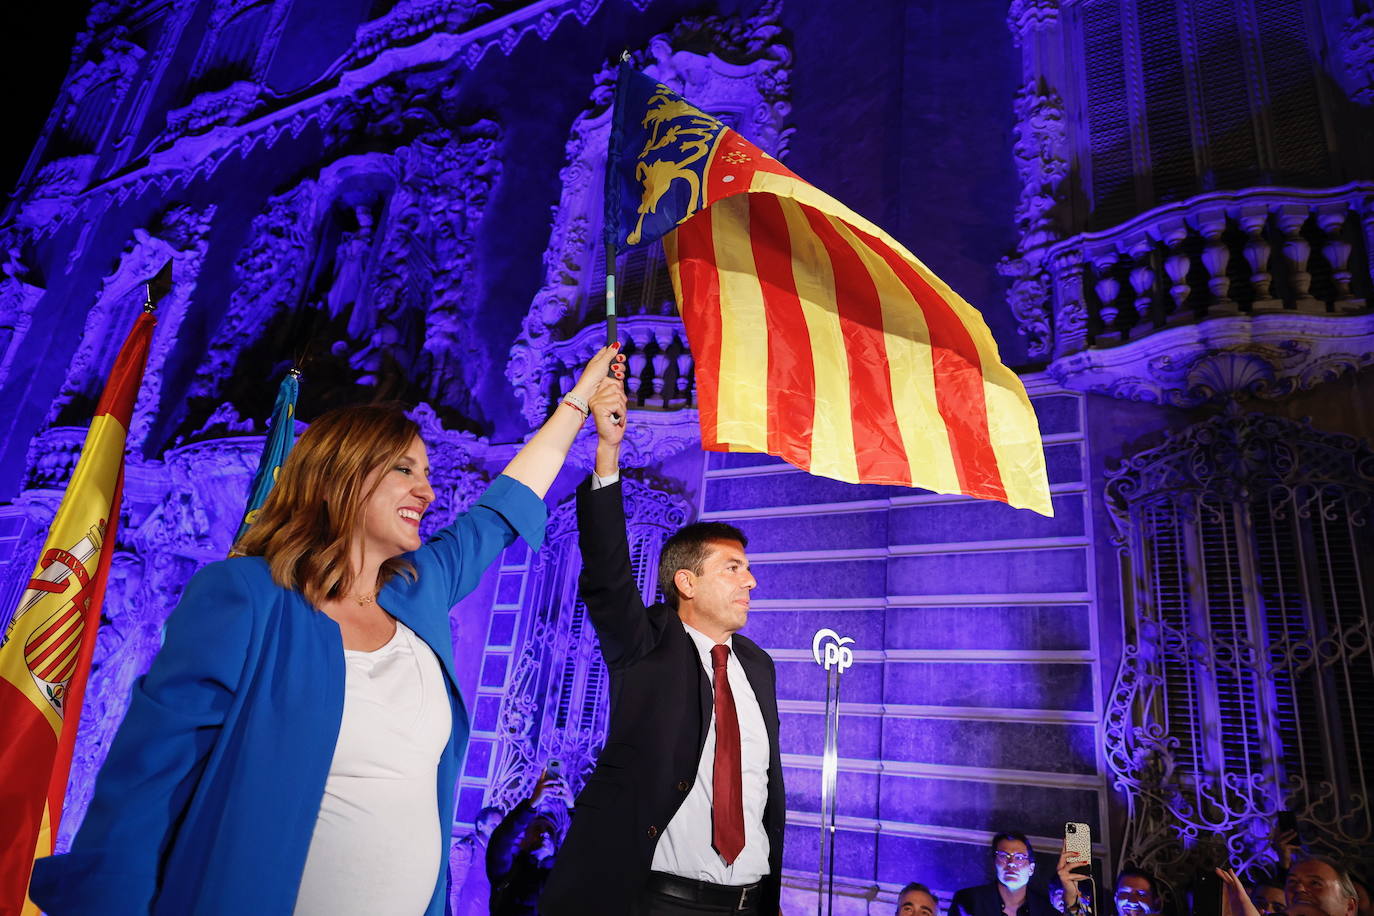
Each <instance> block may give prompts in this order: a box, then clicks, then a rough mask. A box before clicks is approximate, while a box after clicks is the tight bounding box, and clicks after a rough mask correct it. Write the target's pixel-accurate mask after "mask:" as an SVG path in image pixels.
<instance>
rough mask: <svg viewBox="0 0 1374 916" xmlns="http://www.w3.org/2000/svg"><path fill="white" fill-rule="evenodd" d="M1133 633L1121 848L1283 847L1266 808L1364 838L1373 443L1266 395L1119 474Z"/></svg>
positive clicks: (1130, 853)
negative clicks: (1268, 412) (1314, 423)
mask: <svg viewBox="0 0 1374 916" xmlns="http://www.w3.org/2000/svg"><path fill="white" fill-rule="evenodd" d="M1106 490H1107V491H1106V496H1107V505H1108V507H1109V508H1110V510H1111V512H1112V514H1113V517H1114V520H1115V522H1116V525H1117V532H1118V543H1119V545H1120V547H1121V549H1122V552H1123V558H1124V567H1125V570H1126V575H1125V576H1124V578H1123V581H1124V582H1125V583H1126V589H1125V591H1126V595H1125V598H1126V608H1127V610H1126V619H1125V628H1126V634H1125V635H1126V640H1125V648H1124V652H1123V658H1122V663H1121V669H1120V671H1119V673H1118V676H1117V681H1116V686H1115V689H1114V691H1113V695H1112V698H1111V702H1110V705H1109V707H1108V713H1107V729H1106V735H1107V760H1108V763H1109V765H1110V766H1111V768H1112V770H1113V772H1114V774H1115V776H1116V786H1117V788H1118V789H1119V790H1121V791H1122V792H1124V793H1125V796H1126V799H1127V802H1128V823H1127V828H1126V831H1125V839H1124V846H1123V849H1122V858H1123V860H1124V861H1129V862H1133V863H1136V864H1138V865H1140V866H1142V867H1147V868H1151V869H1153V870H1155V871H1157V872H1159V873H1160V874H1161V875H1162V876H1164V877H1165V878H1166V879H1168V878H1172V879H1173V880H1179V879H1185V878H1187V877H1189V876H1190V875H1191V873H1192V871H1193V870H1194V869H1195V868H1197V867H1200V866H1202V865H1204V864H1206V860H1207V859H1208V858H1209V857H1211V856H1213V855H1214V854H1215V852H1216V851H1217V850H1216V849H1215V847H1216V846H1224V854H1225V855H1226V856H1227V857H1228V858H1229V859H1230V860H1231V861H1233V862H1235V863H1237V864H1239V865H1240V866H1241V868H1242V869H1243V870H1246V871H1251V872H1257V871H1258V870H1260V869H1263V868H1266V867H1267V866H1269V865H1270V864H1272V861H1273V856H1274V853H1273V851H1272V850H1271V848H1270V844H1269V838H1270V832H1271V830H1272V827H1273V822H1274V816H1275V814H1276V813H1277V812H1278V811H1280V810H1283V809H1288V810H1291V811H1294V812H1295V813H1296V814H1297V816H1298V818H1299V821H1300V823H1301V824H1302V825H1303V827H1304V831H1305V838H1306V839H1307V841H1308V842H1309V844H1310V845H1312V846H1313V847H1316V848H1317V849H1323V850H1326V851H1329V852H1333V853H1336V854H1338V855H1341V856H1355V855H1360V854H1363V853H1364V852H1366V851H1367V850H1368V849H1369V848H1370V846H1371V844H1372V843H1374V830H1372V829H1371V827H1372V824H1371V820H1372V818H1371V799H1370V788H1371V782H1374V702H1371V698H1374V651H1371V643H1372V642H1374V639H1372V637H1374V622H1372V620H1371V617H1372V616H1374V591H1372V589H1374V536H1371V528H1370V525H1369V519H1370V503H1371V497H1374V452H1371V451H1370V450H1369V448H1368V447H1367V446H1366V445H1364V444H1362V443H1359V442H1357V441H1356V440H1354V439H1352V438H1350V437H1348V436H1340V435H1333V434H1327V433H1321V432H1318V431H1315V430H1313V429H1312V428H1311V427H1310V426H1308V425H1305V424H1300V423H1295V422H1292V421H1289V420H1286V419H1283V418H1279V417H1273V416H1265V415H1262V414H1250V415H1239V414H1238V413H1233V414H1231V415H1228V416H1219V417H1215V418H1213V419H1210V420H1207V421H1205V422H1202V423H1199V424H1197V425H1195V426H1193V427H1190V428H1189V429H1187V430H1185V431H1183V432H1181V433H1179V434H1177V435H1175V436H1174V437H1172V438H1170V439H1169V440H1168V441H1166V442H1165V443H1164V444H1162V445H1160V446H1158V447H1157V448H1154V449H1151V450H1149V451H1146V452H1143V453H1141V454H1140V455H1137V456H1135V457H1133V458H1131V459H1129V460H1127V461H1126V462H1125V463H1124V464H1123V465H1122V467H1120V468H1119V469H1117V470H1116V471H1114V472H1112V473H1111V474H1110V475H1109V478H1108V483H1107V488H1106Z"/></svg>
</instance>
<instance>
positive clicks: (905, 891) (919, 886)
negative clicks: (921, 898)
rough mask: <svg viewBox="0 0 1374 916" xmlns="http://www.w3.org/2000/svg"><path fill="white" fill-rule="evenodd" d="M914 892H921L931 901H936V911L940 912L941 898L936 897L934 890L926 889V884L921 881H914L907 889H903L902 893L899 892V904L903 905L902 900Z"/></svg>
mask: <svg viewBox="0 0 1374 916" xmlns="http://www.w3.org/2000/svg"><path fill="white" fill-rule="evenodd" d="M912 891H920V892H921V893H923V894H927V895H928V896H929V897H930V899H931V900H934V901H935V909H937V910H938V909H939V908H940V898H939V897H936V896H935V892H934V891H933V890H931V889H930V888H928V887H926V886H925V885H924V884H922V883H921V882H920V881H912V882H911V883H910V884H908V885H907V886H906V887H904V888H902V889H901V890H900V891H898V892H897V902H898V903H901V902H902V898H903V897H905V896H906V895H907V894H909V893H911V892H912Z"/></svg>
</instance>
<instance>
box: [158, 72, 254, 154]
mask: <svg viewBox="0 0 1374 916" xmlns="http://www.w3.org/2000/svg"><path fill="white" fill-rule="evenodd" d="M263 96H264V90H263V88H262V87H261V86H259V85H258V84H257V83H250V82H247V81H244V80H240V81H238V82H235V83H231V84H230V85H229V86H227V87H225V88H224V89H220V90H218V91H215V92H202V93H200V94H199V95H197V96H196V97H195V98H194V99H192V100H191V102H190V104H188V105H184V106H182V107H181V108H174V109H172V110H171V111H169V112H167V129H166V130H165V131H163V133H162V136H161V137H159V138H158V140H157V145H158V146H167V145H170V144H172V143H175V142H176V141H177V140H179V139H181V138H182V137H185V136H189V135H191V134H201V133H204V132H206V131H207V130H210V129H212V128H216V127H233V126H234V125H237V124H242V123H243V122H245V121H247V120H249V118H251V117H252V116H253V114H254V113H255V112H257V110H258V109H259V108H260V107H261V102H262V99H263Z"/></svg>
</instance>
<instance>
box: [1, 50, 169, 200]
mask: <svg viewBox="0 0 1374 916" xmlns="http://www.w3.org/2000/svg"><path fill="white" fill-rule="evenodd" d="M126 35H127V31H126V30H125V29H122V28H116V29H114V30H113V31H112V33H111V34H110V36H109V37H108V38H106V39H105V40H104V42H103V43H102V44H101V45H100V47H99V49H98V50H96V51H95V52H93V53H91V54H90V58H89V59H88V60H86V61H85V63H82V64H81V65H80V66H79V67H77V68H76V71H75V72H74V73H73V74H72V75H71V76H70V77H69V78H68V80H67V82H66V84H65V85H64V86H63V89H62V98H61V100H60V101H59V104H58V106H57V108H56V110H55V111H54V112H53V114H52V116H51V118H50V119H49V121H48V129H47V136H46V138H45V140H44V142H43V152H42V154H41V155H42V160H41V161H42V165H41V166H39V168H38V170H37V172H35V173H33V175H32V177H31V178H29V179H28V180H27V181H26V182H25V184H24V186H23V187H21V188H20V189H19V190H18V191H17V192H16V195H15V196H16V197H17V198H18V199H19V201H20V203H19V207H18V209H17V211H16V215H17V217H18V219H19V221H20V222H21V223H23V224H25V225H29V226H34V227H40V226H43V225H44V224H45V223H47V222H49V221H50V220H51V218H52V217H53V216H54V214H55V213H56V212H57V211H60V210H64V209H69V208H70V199H71V198H72V197H75V196H76V195H78V194H80V193H82V192H83V191H85V190H86V188H87V187H88V186H89V185H90V183H91V179H92V177H93V176H94V172H95V165H96V158H97V157H96V151H97V150H98V149H100V148H102V146H103V145H104V138H105V137H106V135H107V133H108V132H109V128H110V124H111V121H112V119H113V117H114V115H115V113H116V111H118V110H119V108H120V106H121V103H122V102H123V100H124V97H125V95H126V94H127V93H128V91H129V89H130V87H131V86H132V84H133V81H134V79H135V77H136V76H137V75H138V74H139V73H140V72H141V70H142V69H143V65H144V58H145V56H146V51H145V49H143V48H141V47H139V46H138V45H136V44H134V43H133V42H131V41H128V40H127V39H126V37H125V36H126ZM89 47H90V45H89V43H87V44H85V45H80V46H79V47H78V53H79V54H85V53H86V52H87V50H88V49H89ZM78 59H79V57H78Z"/></svg>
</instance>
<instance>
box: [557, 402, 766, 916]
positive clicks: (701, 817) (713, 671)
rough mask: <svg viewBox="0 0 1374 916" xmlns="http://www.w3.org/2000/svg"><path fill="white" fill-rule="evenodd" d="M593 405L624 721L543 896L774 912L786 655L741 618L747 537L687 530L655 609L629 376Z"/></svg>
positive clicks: (589, 909)
mask: <svg viewBox="0 0 1374 916" xmlns="http://www.w3.org/2000/svg"><path fill="white" fill-rule="evenodd" d="M574 406H576V405H574ZM590 407H591V411H592V413H593V414H594V416H595V419H596V429H597V435H598V443H597V452H596V473H595V474H594V475H593V478H592V479H591V480H589V481H587V482H586V483H584V484H583V485H582V486H581V487H580V488H579V489H578V493H577V513H578V528H579V535H580V543H581V548H582V578H581V581H580V587H581V594H582V598H583V600H584V601H585V602H586V604H587V612H588V614H589V616H590V617H591V619H592V622H593V624H594V625H595V627H596V632H597V636H598V637H599V638H600V642H601V654H602V656H603V657H604V658H605V660H606V667H607V669H608V670H609V672H610V704H611V709H610V724H609V727H608V730H607V735H606V745H605V747H604V749H603V750H602V752H601V755H600V757H599V759H598V761H597V765H596V769H595V770H594V771H593V773H592V775H591V777H590V778H589V779H588V780H587V784H586V786H585V787H584V788H583V789H582V792H581V794H579V795H578V797H577V802H576V807H575V810H574V814H573V821H572V827H571V829H570V830H569V833H568V836H567V839H566V840H565V842H564V844H563V849H562V851H561V852H560V854H559V857H558V861H557V864H556V866H555V867H554V871H553V874H552V875H550V876H549V881H548V884H547V885H546V887H545V890H544V896H543V899H542V901H541V906H540V910H541V912H543V913H545V914H549V916H564V914H607V916H621V914H636V916H678V914H686V913H692V914H701V913H721V914H749V913H756V914H762V916H773V914H776V913H777V912H778V895H779V890H780V872H781V866H782V841H783V821H784V814H785V808H786V805H785V799H784V796H783V786H782V761H781V758H780V756H779V751H778V707H777V698H776V690H775V680H776V676H775V672H774V668H773V661H772V659H771V658H769V657H768V654H767V653H766V652H764V651H763V650H762V649H760V648H759V647H758V646H757V645H755V644H754V643H753V642H752V641H750V640H749V639H747V638H745V637H743V636H740V635H738V634H737V632H736V631H738V630H739V629H740V628H741V627H743V626H744V623H745V620H746V618H747V617H748V613H749V594H750V592H751V591H752V590H753V588H754V586H755V584H756V583H755V581H754V577H753V575H752V574H751V573H750V572H749V561H748V558H747V557H746V556H745V553H744V548H745V537H744V535H743V534H741V533H740V532H739V531H738V530H737V529H735V528H733V527H732V526H730V525H725V524H721V523H718V522H716V523H712V522H706V523H698V524H695V525H688V526H687V527H686V528H683V529H682V530H681V531H679V532H678V533H677V534H675V535H673V537H671V538H670V539H669V540H668V542H667V544H665V545H664V549H663V553H662V557H661V560H660V563H659V570H658V572H659V585H660V588H661V589H662V590H663V593H664V595H665V596H667V598H668V601H667V603H659V604H654V605H653V606H651V607H647V608H646V607H645V606H644V602H643V600H642V599H641V597H640V594H639V589H638V587H637V586H636V584H635V578H634V571H633V569H632V568H631V565H630V551H629V545H628V541H627V538H626V532H625V514H624V504H623V502H622V499H621V492H620V470H619V459H620V442H621V438H622V437H623V436H624V433H625V426H624V423H625V417H626V413H627V411H626V403H625V394H624V391H623V389H622V388H621V387H620V386H618V385H605V386H602V388H601V389H600V390H599V391H598V392H597V394H596V395H595V396H594V397H593V398H592V401H591V405H590Z"/></svg>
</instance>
